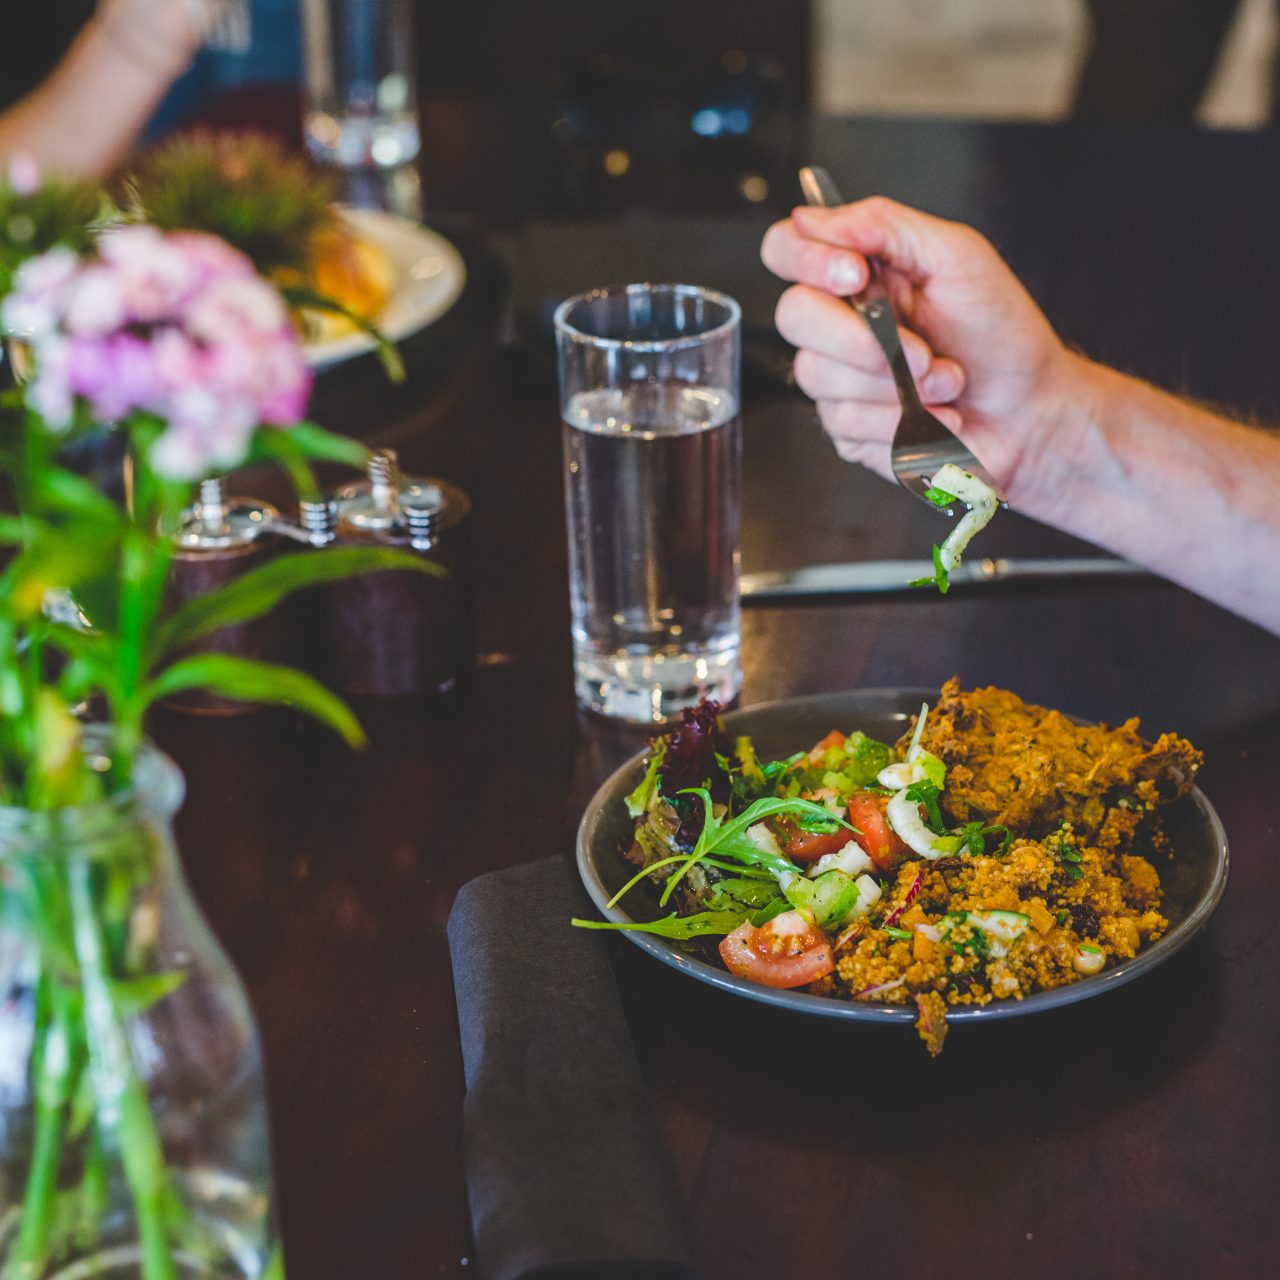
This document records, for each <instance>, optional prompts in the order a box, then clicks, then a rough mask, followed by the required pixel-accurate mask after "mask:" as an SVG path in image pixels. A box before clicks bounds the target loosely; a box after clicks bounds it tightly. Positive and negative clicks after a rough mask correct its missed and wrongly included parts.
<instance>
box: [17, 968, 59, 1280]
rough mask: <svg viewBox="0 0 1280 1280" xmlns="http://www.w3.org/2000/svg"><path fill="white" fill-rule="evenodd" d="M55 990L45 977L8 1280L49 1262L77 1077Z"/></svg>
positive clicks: (34, 1273)
mask: <svg viewBox="0 0 1280 1280" xmlns="http://www.w3.org/2000/svg"><path fill="white" fill-rule="evenodd" d="M61 1003H62V1002H61V1001H60V1000H59V998H58V996H57V995H56V984H55V983H54V982H52V981H51V980H50V978H49V976H48V975H47V974H44V975H42V976H41V978H40V981H39V988H38V992H37V996H36V1010H37V1019H38V1022H39V1024H40V1025H39V1028H38V1031H37V1035H38V1043H39V1047H38V1050H37V1061H36V1070H35V1101H36V1116H35V1144H34V1149H33V1152H32V1156H31V1167H30V1169H29V1170H28V1172H27V1185H26V1190H25V1192H24V1194H23V1200H22V1226H21V1227H20V1229H19V1231H18V1239H17V1241H16V1242H15V1243H14V1246H13V1251H12V1253H10V1255H9V1259H8V1261H7V1263H6V1264H5V1277H6V1280H19V1278H20V1277H34V1276H37V1275H40V1274H41V1273H42V1272H43V1271H44V1269H45V1264H46V1263H47V1262H48V1257H47V1253H48V1242H49V1230H50V1226H51V1224H52V1222H53V1210H54V1204H55V1199H56V1195H57V1189H58V1168H59V1166H60V1164H61V1162H62V1147H63V1132H64V1129H65V1126H66V1110H67V1101H68V1099H69V1098H70V1096H71V1091H72V1086H73V1082H74V1076H75V1071H74V1067H73V1063H72V1053H71V1044H70V1037H69V1036H68V1034H67V1027H66V1023H65V1020H64V1014H65V1008H61V1007H60V1005H61Z"/></svg>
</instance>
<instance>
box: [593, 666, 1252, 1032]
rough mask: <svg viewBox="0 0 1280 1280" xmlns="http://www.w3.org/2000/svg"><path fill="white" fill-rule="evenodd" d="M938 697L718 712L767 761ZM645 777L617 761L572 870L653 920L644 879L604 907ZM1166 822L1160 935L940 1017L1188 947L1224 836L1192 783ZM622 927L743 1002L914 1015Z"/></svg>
mask: <svg viewBox="0 0 1280 1280" xmlns="http://www.w3.org/2000/svg"><path fill="white" fill-rule="evenodd" d="M937 696H938V694H937V691H936V690H929V689H860V690H855V691H853V692H850V693H833V694H820V695H818V696H816V697H809V698H796V699H793V700H791V701H787V702H772V703H767V704H765V705H762V706H758V707H749V708H748V709H746V710H744V711H737V712H734V713H733V714H731V715H729V716H726V717H725V723H726V725H727V726H728V728H729V729H730V730H731V731H732V732H733V733H735V734H741V733H747V734H750V735H751V737H752V739H753V741H754V742H755V746H756V750H757V752H758V753H759V755H760V757H761V758H762V759H772V758H776V757H778V756H785V755H789V754H791V753H792V752H795V751H799V750H806V749H808V748H809V747H811V746H812V745H813V744H814V743H815V742H817V741H818V739H819V738H822V737H823V736H825V735H826V734H827V733H828V732H829V731H830V730H831V729H840V730H842V731H844V732H850V733H851V732H853V730H855V729H861V730H862V731H863V732H864V733H867V734H870V735H871V736H872V737H873V738H879V739H881V740H882V741H885V742H893V741H894V740H895V739H897V738H898V737H900V736H901V735H902V732H903V730H904V728H905V726H906V725H907V723H908V721H909V720H910V718H911V716H912V715H913V714H914V713H915V712H916V711H918V710H919V708H920V704H921V702H925V701H928V702H930V703H932V702H934V701H935V700H936V699H937ZM643 775H644V766H643V763H642V757H641V756H636V757H635V758H634V759H632V760H630V761H628V762H627V763H626V764H625V765H623V766H622V768H621V769H619V770H618V771H617V772H616V773H615V774H614V775H613V776H612V777H611V778H609V779H608V781H607V782H605V784H604V785H603V786H602V787H601V788H600V790H599V791H597V792H596V794H595V796H594V797H593V798H592V801H591V803H590V804H589V805H588V806H587V811H586V813H585V814H584V815H583V818H582V824H581V826H580V827H579V828H578V870H579V872H580V873H581V875H582V880H583V883H584V884H585V885H586V887H587V892H588V893H589V894H590V895H591V899H592V901H593V902H594V903H595V904H596V906H597V907H598V908H599V909H600V912H601V914H602V915H604V916H605V917H606V919H609V920H615V921H620V922H621V921H628V920H655V919H658V918H659V917H660V916H663V915H666V914H668V913H669V911H670V908H669V907H668V908H664V909H659V907H658V901H657V899H658V893H657V890H656V889H655V888H654V886H653V885H652V884H651V883H650V882H649V881H643V882H642V883H641V884H639V885H637V886H636V887H635V888H634V889H633V890H632V891H631V892H630V893H629V894H627V897H626V899H625V903H626V906H627V910H626V911H624V910H622V909H621V908H620V907H612V908H609V907H606V905H605V904H606V903H607V902H608V901H609V899H610V898H611V897H612V896H613V895H614V894H615V893H616V892H617V891H618V889H620V888H621V887H622V886H623V885H624V884H625V883H626V882H627V881H628V880H629V879H630V878H631V877H632V876H633V875H634V874H635V867H633V866H632V865H631V864H630V863H628V862H627V861H626V860H625V859H624V858H623V856H622V848H623V845H624V843H625V842H627V841H628V840H629V839H630V833H631V825H632V824H631V819H630V818H629V817H628V816H627V808H626V805H625V804H624V803H623V798H624V797H625V796H626V795H627V794H628V793H629V792H630V791H632V790H633V789H634V788H635V787H636V785H637V784H638V783H639V781H640V779H641V777H643ZM1165 829H1166V831H1167V832H1168V834H1169V837H1170V839H1171V841H1172V843H1173V848H1174V858H1173V860H1172V861H1171V862H1170V863H1167V864H1162V865H1161V867H1160V880H1161V883H1162V884H1163V886H1164V903H1163V906H1162V910H1163V912H1164V914H1165V915H1166V916H1168V918H1169V931H1168V932H1167V933H1166V934H1165V935H1164V937H1162V938H1161V939H1160V940H1159V941H1158V942H1156V943H1154V944H1153V945H1152V946H1150V947H1148V948H1146V949H1145V950H1143V951H1140V952H1139V953H1138V954H1137V955H1136V956H1135V957H1134V958H1133V959H1132V960H1128V961H1126V962H1124V963H1123V964H1119V965H1116V966H1115V967H1114V968H1111V969H1106V970H1104V971H1103V972H1102V973H1099V974H1096V975H1095V976H1093V977H1091V978H1082V979H1081V980H1080V981H1079V982H1073V983H1071V984H1069V985H1068V986H1065V987H1056V988H1054V989H1053V990H1052V991H1039V992H1036V993H1035V994H1034V995H1030V996H1027V997H1026V998H1025V999H1022V1000H994V1001H992V1002H991V1004H988V1005H982V1006H980V1007H974V1008H955V1009H948V1010H947V1020H948V1021H949V1022H979V1021H982V1022H986V1021H989V1020H991V1019H993V1018H1012V1017H1017V1016H1018V1015H1020V1014H1025V1013H1036V1012H1038V1011H1039V1010H1042V1009H1052V1008H1054V1007H1055V1006H1057V1005H1063V1004H1072V1003H1074V1002H1075V1001H1077V1000H1087V999H1088V998H1089V997H1090V996H1096V995H1101V994H1102V992H1104V991H1111V990H1113V989H1114V988H1116V987H1118V986H1121V985H1123V984H1124V983H1126V982H1130V981H1132V980H1133V979H1134V978H1137V977H1139V976H1140V975H1141V974H1144V973H1146V972H1148V971H1149V970H1151V969H1154V968H1155V967H1156V965H1158V964H1163V963H1164V961H1166V960H1168V959H1169V957H1170V956H1172V955H1173V954H1174V953H1175V952H1176V951H1178V950H1180V949H1181V948H1182V947H1184V946H1186V944H1187V943H1188V942H1189V941H1190V940H1191V939H1192V938H1193V937H1195V935H1196V934H1197V933H1199V932H1200V930H1201V929H1203V928H1204V926H1205V923H1206V922H1207V921H1208V919H1209V917H1210V916H1211V915H1212V914H1213V910H1214V908H1215V907H1216V906H1217V905H1218V901H1219V899H1220V898H1221V897H1222V891H1223V890H1224V889H1225V888H1226V884H1227V837H1226V833H1225V832H1224V831H1223V829H1222V823H1221V822H1220V821H1219V820H1218V815H1217V814H1216V813H1215V812H1214V810H1213V806H1212V805H1211V804H1210V803H1209V802H1208V800H1206V799H1205V797H1204V795H1203V794H1202V793H1201V791H1200V790H1199V788H1196V789H1195V790H1193V791H1192V792H1191V794H1190V795H1188V796H1186V797H1184V798H1183V799H1182V800H1180V801H1179V802H1178V803H1177V804H1176V805H1173V806H1172V807H1171V808H1170V809H1168V810H1167V811H1166V816H1165ZM621 932H622V936H623V937H625V938H628V939H629V940H630V941H631V942H634V943H635V944H636V946H638V947H642V948H643V949H644V950H645V951H648V952H649V953H650V954H651V955H653V956H656V957H657V958H658V959H659V960H661V961H662V962H663V963H664V964H669V965H671V967H672V968H674V969H679V970H680V971H681V972H682V973H686V974H688V975H689V976H690V977H692V978H697V979H698V980H699V981H700V982H706V983H709V984H710V985H711V986H713V987H720V988H722V989H723V990H725V991H730V992H733V993H734V994H735V995H740V996H745V997H746V998H747V999H748V1000H758V1001H760V1002H761V1003H762V1004H771V1005H777V1006H778V1007H780V1008H783V1009H794V1010H796V1011H797V1012H798V1013H808V1014H815V1015H817V1016H819V1017H824V1018H848V1019H851V1020H852V1021H855V1022H890V1023H911V1022H914V1020H915V1017H916V1011H915V1010H914V1009H911V1008H906V1007H897V1006H893V1005H880V1004H870V1003H861V1002H853V1001H848V1000H836V999H833V998H831V997H830V996H814V995H809V994H807V993H805V992H802V991H775V990H773V989H772V988H770V987H762V986H758V985H757V984H756V983H753V982H747V981H745V980H744V979H742V978H735V977H734V976H733V975H732V974H730V973H728V972H726V971H725V970H724V969H723V968H721V966H720V964H719V962H718V960H715V959H713V958H710V957H712V956H713V955H714V952H713V951H712V950H711V949H710V948H705V949H704V948H700V947H699V946H697V945H696V944H688V943H680V942H673V941H670V940H669V939H667V938H660V937H656V936H654V935H653V934H648V933H636V932H632V931H625V930H624V931H621ZM704 957H708V958H704Z"/></svg>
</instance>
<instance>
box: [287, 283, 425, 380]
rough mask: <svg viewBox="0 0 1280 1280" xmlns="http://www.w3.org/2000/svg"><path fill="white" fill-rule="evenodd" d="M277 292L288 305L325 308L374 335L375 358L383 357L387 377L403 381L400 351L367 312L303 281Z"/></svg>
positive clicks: (321, 309) (322, 309)
mask: <svg viewBox="0 0 1280 1280" xmlns="http://www.w3.org/2000/svg"><path fill="white" fill-rule="evenodd" d="M280 292H281V293H282V294H283V295H284V298H285V301H286V302H288V304H289V305H290V306H291V307H310V308H311V309H312V310H313V311H328V312H330V313H331V314H333V315H337V316H341V317H342V318H343V319H344V320H349V321H350V322H351V323H352V324H353V325H355V326H356V328H357V329H359V330H360V331H361V332H362V333H364V334H367V335H368V336H369V337H370V338H372V339H373V343H374V346H375V347H376V348H377V352H378V359H379V360H380V361H382V367H383V369H384V370H386V374H387V377H388V378H390V379H391V381H392V382H403V381H404V361H403V360H402V359H401V358H400V352H399V351H398V350H397V349H396V346H395V344H394V343H393V342H391V341H390V339H388V338H387V337H386V336H385V335H384V334H383V333H382V331H381V330H380V329H379V328H378V326H377V325H376V324H374V323H373V321H372V320H370V319H369V317H368V316H363V315H361V314H360V313H359V312H358V311H353V310H352V309H351V308H350V307H346V306H343V305H342V303H340V302H337V301H335V300H334V299H333V298H330V297H329V296H328V295H327V294H323V293H318V292H317V291H316V290H315V289H310V288H308V287H307V286H306V285H288V286H286V287H285V288H284V289H282V290H281V291H280Z"/></svg>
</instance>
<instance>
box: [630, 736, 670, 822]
mask: <svg viewBox="0 0 1280 1280" xmlns="http://www.w3.org/2000/svg"><path fill="white" fill-rule="evenodd" d="M666 754H667V740H666V739H665V738H659V739H658V741H657V742H656V743H655V744H654V748H653V753H652V755H650V757H649V767H648V769H646V770H645V774H644V777H643V778H641V780H640V785H639V786H638V787H637V788H636V789H635V790H634V791H633V792H632V793H631V794H630V795H629V796H627V798H626V800H625V801H624V803H625V804H626V806H627V812H628V813H629V814H630V815H631V816H632V817H633V818H638V817H639V816H640V815H641V814H642V813H644V812H645V811H646V810H647V809H648V808H649V804H650V802H651V801H652V800H653V797H654V795H655V794H657V790H658V770H659V769H661V768H662V762H663V760H664V759H665V758H666Z"/></svg>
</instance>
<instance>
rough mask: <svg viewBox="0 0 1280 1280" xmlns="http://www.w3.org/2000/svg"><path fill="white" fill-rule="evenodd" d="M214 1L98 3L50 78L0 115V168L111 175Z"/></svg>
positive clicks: (199, 35) (189, 51)
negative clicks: (16, 162)
mask: <svg viewBox="0 0 1280 1280" xmlns="http://www.w3.org/2000/svg"><path fill="white" fill-rule="evenodd" d="M216 9H217V5H216V3H215V0H102V2H101V3H100V4H99V6H98V11H97V13H96V14H95V15H94V17H93V18H92V19H90V21H89V22H88V23H87V24H86V25H85V27H84V28H83V29H82V30H81V32H80V34H79V35H78V36H77V37H76V40H75V42H74V43H73V44H72V46H71V48H70V49H68V51H67V53H66V54H65V56H64V57H63V58H62V60H61V61H60V62H59V63H58V65H57V66H56V67H55V68H54V69H53V71H52V72H51V73H50V74H49V76H48V78H47V79H45V81H44V82H43V83H42V84H40V85H39V86H38V87H37V88H36V89H34V90H32V92H31V93H29V94H28V95H27V96H26V97H25V98H23V99H22V100H21V101H20V102H18V103H17V104H15V105H14V106H13V107H12V108H11V109H10V110H8V111H6V112H5V113H4V114H3V115H0V161H8V160H9V159H10V158H12V157H13V156H15V155H20V154H21V155H26V156H30V157H31V158H32V159H33V160H34V161H35V162H36V165H37V167H38V168H39V170H40V172H41V173H47V174H59V175H63V176H66V177H77V178H101V177H103V176H105V175H106V174H108V173H110V172H111V170H112V169H113V168H114V167H115V166H116V165H117V163H118V162H119V161H120V159H121V158H122V157H123V156H124V154H125V152H126V151H127V150H128V149H129V147H130V146H131V145H132V144H133V141H134V139H135V138H136V137H137V136H138V134H139V133H140V132H141V131H142V128H143V126H144V125H145V124H146V122H147V120H148V119H149V118H150V116H151V113H152V112H153V111H154V110H155V108H156V106H157V105H158V104H159V102H160V100H161V98H163V97H164V95H165V93H166V92H167V91H168V89H169V86H170V85H171V84H172V83H173V81H174V80H176V79H177V78H178V76H179V75H181V74H182V72H183V71H184V70H185V69H186V67H187V65H188V64H189V63H190V61H191V59H192V57H193V56H194V54H195V52H196V50H197V49H198V48H199V46H200V43H201V41H202V40H203V39H204V36H205V35H206V33H207V31H208V28H209V26H210V24H211V22H212V18H213V15H214V14H215V13H216Z"/></svg>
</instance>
